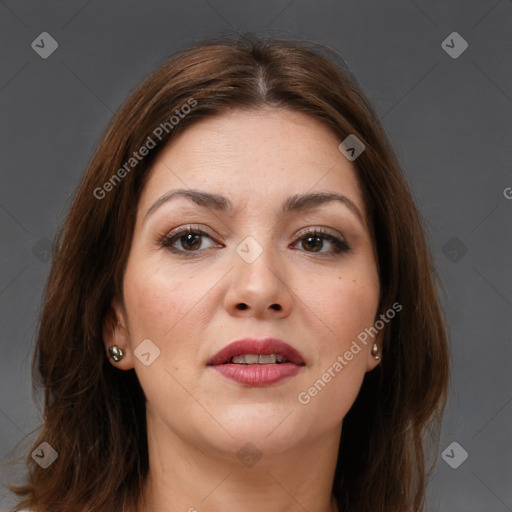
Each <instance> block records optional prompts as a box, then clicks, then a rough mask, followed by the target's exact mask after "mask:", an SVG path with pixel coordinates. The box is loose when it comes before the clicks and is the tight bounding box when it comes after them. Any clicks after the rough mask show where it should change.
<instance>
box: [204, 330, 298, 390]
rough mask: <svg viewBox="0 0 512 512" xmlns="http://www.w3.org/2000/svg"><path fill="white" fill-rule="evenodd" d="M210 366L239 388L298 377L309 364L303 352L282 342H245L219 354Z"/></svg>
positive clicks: (248, 339) (214, 357)
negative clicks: (305, 360) (240, 386)
mask: <svg viewBox="0 0 512 512" xmlns="http://www.w3.org/2000/svg"><path fill="white" fill-rule="evenodd" d="M207 366H210V367H212V368H213V369H214V370H216V371H217V372H218V373H219V374H220V375H222V376H223V377H225V378H227V379H230V380H233V381H235V382H238V383H239V384H245V385H247V386H250V387H263V386H270V385H272V384H275V383H277V382H279V381H281V380H283V379H285V378H288V377H292V376H294V375H297V373H299V372H300V371H301V369H302V368H303V367H304V366H305V362H304V359H303V357H302V355H301V354H300V352H298V351H297V350H296V349H294V348H293V347H292V346H291V345H288V344H287V343H285V342H284V341H282V340H278V339H276V338H265V339H263V340H257V339H253V338H245V339H243V340H238V341H235V342H233V343H230V344H229V345H227V346H226V347H224V348H223V349H222V350H220V351H219V352H217V353H216V354H215V355H214V356H213V357H211V358H210V360H209V361H208V363H207Z"/></svg>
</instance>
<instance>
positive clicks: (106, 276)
mask: <svg viewBox="0 0 512 512" xmlns="http://www.w3.org/2000/svg"><path fill="white" fill-rule="evenodd" d="M342 67H343V65H342V64H341V61H340V58H339V57H338V56H337V54H336V53H335V52H333V51H332V50H330V49H328V48H326V47H324V46H322V45H318V44H311V43H304V42H291V41H283V40H277V39H272V38H267V39H260V38H256V37H254V36H250V35H249V36H247V35H244V36H240V35H238V36H235V37H231V36H230V37H226V38H219V39H216V40H214V41H212V40H209V41H204V42H202V43H199V44H196V45H195V46H193V47H191V48H188V49H184V50H181V51H180V52H178V53H177V54H175V55H174V56H173V57H172V58H171V59H170V60H168V61H166V62H165V63H164V64H163V65H162V66H161V67H160V68H159V69H158V70H157V71H156V72H155V73H153V74H152V75H151V76H150V77H149V78H148V79H146V80H145V81H144V82H143V83H142V85H141V86H140V87H139V88H138V89H137V90H136V91H135V92H134V93H133V94H132V95H131V97H130V98H129V99H128V100H127V102H126V103H125V105H124V106H123V107H122V108H121V110H120V111H119V112H118V113H117V114H116V116H115V117H114V119H113V120H112V122H111V123H110V126H109V127H108V129H107V131H106V133H105V135H104V137H103V139H102V141H101V143H100V145H99V148H98V149H97V151H96V153H95V155H94V156H93V158H92V160H91V162H90V164H89V167H88V170H87V173H86V175H85V177H84V178H83V181H82V182H81V184H80V186H79V188H78V190H77V193H76V197H75V199H74V202H73V204H72V205H71V208H70V211H69V213H68V216H67V219H66V221H65V223H64V225H63V227H62V228H61V230H60V231H59V233H58V235H57V237H56V240H55V245H54V251H53V260H52V267H51V271H50V275H49V278H48V281H47V285H46V289H45V295H44V303H43V309H42V313H41V318H40V325H39V332H38V338H37V346H36V350H35V353H34V360H33V367H32V370H33V377H34V381H35V384H34V385H35V386H39V387H42V388H44V411H43V424H42V429H41V432H40V435H39V437H38V438H37V440H36V441H35V443H34V445H33V449H36V447H37V446H39V444H40V443H41V442H47V443H49V444H50V445H51V446H52V447H53V448H54V449H55V450H56V451H57V452H58V459H57V460H56V461H55V462H54V463H53V464H52V465H51V466H50V467H49V468H47V469H42V468H41V467H40V466H39V465H38V464H36V463H35V462H34V460H32V458H31V457H30V456H28V457H27V464H28V468H29V471H28V482H27V484H26V485H23V486H21V487H14V486H12V490H13V491H14V492H16V493H17V494H18V495H19V496H20V497H21V498H20V503H19V505H18V506H17V507H16V508H15V509H14V511H18V510H20V509H21V508H24V507H26V508H31V509H33V510H36V511H45V512H46V511H51V512H76V511H81V510H87V511H90V512H95V511H97V512H99V511H101V512H114V511H115V512H118V511H120V510H133V509H134V506H135V503H136V501H137V499H138V496H139V494H140V492H141V489H142V484H143V481H144V478H145V476H146V474H147V471H148V447H147V438H146V424H145V400H144V394H143V392H142V389H141V387H140V385H139V382H138V380H137V377H136V374H135V372H134V371H133V370H129V371H120V370H118V369H116V368H114V367H113V366H112V365H111V364H109V362H108V361H107V358H106V356H105V349H104V344H103V341H102V325H103V322H104V320H105V317H106V315H107V313H108V310H109V307H110V304H111V302H112V299H113V298H114V297H115V298H117V299H118V300H120V301H121V302H122V281H123V272H124V267H125V263H126V261H127V257H128V253H129V249H130V245H131V239H132V236H133V229H134V221H135V214H136V206H137V204H138V199H139V197H140V194H141V190H142V189H143V187H144V183H145V180H146V179H147V176H148V172H149V171H150V169H151V165H152V162H153V161H154V159H155V157H156V156H157V155H158V154H159V152H160V151H161V149H162V148H163V147H164V146H165V145H166V144H167V143H168V142H169V141H170V140H172V138H173V136H174V135H175V134H176V133H179V132H181V131H183V130H185V129H186V128H187V127H188V126H191V125H192V124H193V123H195V122H197V121H199V120H201V119H203V118H205V117H207V116H213V115H218V114H222V113H223V112H226V111H227V110H229V109H232V108H239V109H258V108H262V107H263V108H275V109H288V110H292V111H298V112H303V113H305V114H307V115H309V116H312V117H314V118H316V119H318V120H320V121H321V122H322V123H324V124H325V125H326V126H327V127H328V128H329V129H330V130H331V131H332V132H333V133H334V134H335V135H336V136H337V137H339V140H340V141H342V140H344V139H345V138H346V137H347V136H348V135H351V134H353V135H355V136H356V137H357V138H358V139H360V140H361V141H362V142H363V143H364V145H365V151H364V152H363V153H362V154H361V155H360V156H359V157H358V158H357V159H356V160H355V161H354V162H353V164H354V167H355V170H356V173H357V176H358V180H359V183H360V186H361V189H362V191H363V196H364V200H365V205H366V209H367V212H368V216H369V219H370V222H371V225H372V226H373V233H372V235H373V239H374V242H375V245H376V248H377V255H378V265H379V273H380V285H381V298H380V308H379V309H380V312H381V313H383V312H385V311H386V310H388V309H389V308H390V307H391V306H392V304H394V303H395V302H399V303H400V304H401V305H402V306H403V309H402V311H401V312H400V314H398V315H396V317H395V318H394V319H393V321H391V322H389V323H388V324H386V327H385V330H384V338H383V351H382V362H381V364H380V365H379V366H378V367H377V368H376V369H375V370H373V371H372V372H369V373H367V374H366V375H365V378H364V381H363V385H362V388H361V390H360V393H359V395H358V397H357V399H356V401H355V403H354V404H353V406H352V408H351V409H350V411H349V412H348V414H347V415H346V417H345V418H344V420H343V429H342V436H341V445H340V450H339V454H338V464H337V467H336V473H335V479H334V486H333V493H334V496H335V498H336V500H337V503H338V506H339V508H340V510H344V511H345V510H353V511H361V512H363V511H371V512H411V511H414V512H417V511H420V510H424V505H425V489H426V482H427V476H428V472H429V471H430V470H431V469H432V466H433V462H432V464H428V463H427V460H426V458H425V453H426V449H425V448H426V444H425V443H427V441H428V440H429V439H431V440H433V441H434V444H433V452H434V454H436V453H437V448H438V446H437V439H438V435H439V426H440V425H439V424H440V419H441V416H442V413H443V410H444V407H445V401H446V394H447V388H448V376H449V351H448V345H447V335H446V324H445V320H444V316H443V313H442V310H441V308H440V299H439V296H438V292H437V284H438V282H437V276H436V273H435V269H434V267H433V264H432V258H431V255H430V252H429V249H428V245H427V243H426V237H425V230H424V227H423V223H422V221H421V219H420V216H419V214H418V210H417V208H416V206H415V204H414V201H413V199H412V197H411V193H410V191H409V188H408V186H407V183H406V181H405V179H404V177H403V175H402V172H401V170H400V166H399V163H398V161H397V159H396V156H395V155H394V152H393V149H392V147H391V145H390V143H389V141H388V139H387V137H386V135H385V133H384V131H383V128H382V126H381V124H380V122H379V120H378V118H377V116H376V114H375V113H374V111H373V110H372V107H371V105H370V104H369V101H368V100H367V99H366V97H365V96H364V94H363V92H362V91H361V89H360V87H359V86H358V85H357V82H356V81H355V79H354V78H353V76H351V74H350V73H349V72H345V71H344V70H342ZM187 104H188V105H190V106H192V105H193V108H192V107H191V108H189V109H188V110H186V115H183V116H180V119H179V122H178V123H176V124H175V125H174V124H173V123H172V122H170V118H171V116H172V115H173V114H174V113H176V114H175V115H178V114H179V112H183V111H184V109H183V105H187ZM176 111H178V112H176ZM165 123H167V124H165ZM159 126H160V127H162V126H165V128H166V129H165V130H164V129H163V128H162V129H161V130H160V131H158V132H157V133H158V134H159V137H157V136H156V135H155V130H156V129H157V127H159ZM160 132H161V133H160ZM148 137H151V138H152V140H153V142H155V145H156V147H154V148H152V149H151V150H150V151H149V152H148V154H147V155H146V156H144V158H140V160H137V161H136V162H135V161H132V160H130V159H131V158H134V157H133V155H134V152H137V151H139V150H140V148H141V147H142V146H144V145H146V146H147V144H148ZM127 162H130V163H129V164H128V165H127ZM122 168H124V170H125V172H122V171H119V170H120V169H122ZM114 175H116V176H117V178H115V179H114ZM107 182H108V183H110V185H105V184H106V183H107ZM429 447H430V445H429ZM434 460H435V459H434Z"/></svg>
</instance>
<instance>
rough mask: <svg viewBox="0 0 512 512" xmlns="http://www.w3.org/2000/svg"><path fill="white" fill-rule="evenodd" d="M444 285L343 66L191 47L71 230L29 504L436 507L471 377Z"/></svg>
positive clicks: (256, 47) (230, 43) (41, 364)
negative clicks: (439, 288) (435, 482)
mask: <svg viewBox="0 0 512 512" xmlns="http://www.w3.org/2000/svg"><path fill="white" fill-rule="evenodd" d="M435 280H436V276H435V272H434V269H433V265H432V263H431V257H430V254H429V251H428V248H427V245H426V243H425V235H424V231H423V228H422V223H421V220H420V217H419V215H418V211H417V209H416V207H415V204H414V202H413V200H412V198H411V194H410V191H409V189H408V187H407V184H406V182H405V180H404V178H403V176H402V173H401V171H400V168H399V164H398V162H397V160H396V157H395V156H394V154H393V151H392V149H391V146H390V144H389V142H388V141H387V138H386V136H385V134H384V132H383V129H382V127H381V125H380V123H379V121H378V119H377V117H376V115H375V113H374V112H373V110H372V108H371V106H370V105H369V103H368V100H367V99H366V98H365V96H364V95H363V93H362V92H361V90H360V89H359V87H358V86H357V85H356V84H355V83H354V81H353V80H352V79H350V78H349V77H348V76H346V75H345V74H344V73H343V72H342V71H341V70H340V67H339V66H337V64H336V63H335V59H333V58H330V57H329V56H327V55H324V51H323V49H321V48H320V49H319V48H318V47H316V48H315V47H309V46H308V45H306V44H302V43H295V42H289V41H280V40H273V39H269V40H259V39H257V38H254V37H243V38H236V39H233V38H226V39H220V40H216V41H206V42H203V43H201V44H198V45H196V46H195V47H193V48H189V49H187V50H184V51H181V52H180V53H179V54H177V55H175V56H174V57H173V58H172V59H170V60H169V61H168V62H166V63H165V64H164V65H163V66H162V67H161V68H160V69H159V70H157V71H156V72H155V73H154V74H153V75H152V76H150V77H149V78H148V79H147V80H146V81H145V82H144V83H143V84H142V85H141V86H140V87H139V88H138V90H137V91H136V92H135V93H134V94H133V95H132V96H131V97H130V99H129V100H128V101H127V102H126V104H125V105H124V106H123V108H122V109H121V110H120V112H119V113H118V114H117V116H116V117H115V119H114V120H113V121H112V123H111V125H110V127H109V128H108V130H107V132H106V134H105V136H104V138H103V140H102V142H101V144H100V146H99V148H98V150H97V152H96V154H95V156H94V158H93V159H92V161H91V163H90V165H89V169H88V171H87V173H86V175H85V177H84V179H83V181H82V183H81V185H80V187H79V189H78V192H77V195H76V198H75V200H74V202H73V205H72V207H71V210H70V212H69V214H68V217H67V220H66V222H65V225H64V227H63V229H62V231H61V232H60V234H59V236H58V239H57V242H56V249H55V253H54V258H53V263H52V269H51V272H50V276H49V279H48V283H47V288H46V294H45V297H44V308H43V311H42V317H41V324H40V329H39V337H38V342H37V350H36V353H35V356H34V372H36V373H37V375H38V376H40V377H41V384H42V386H44V389H45V410H44V423H43V427H42V431H41V434H40V436H39V438H38V439H37V441H36V442H35V444H34V447H33V452H32V453H31V456H29V457H28V459H27V460H28V463H29V465H30V471H29V478H28V483H27V485H26V486H24V487H21V488H16V489H15V490H16V492H17V493H18V495H20V496H22V497H23V499H22V500H21V501H20V504H19V506H18V507H17V508H16V509H15V510H20V509H21V508H23V507H26V508H30V509H33V510H37V511H52V512H64V511H66V512H68V511H73V512H77V511H102V512H103V511H120V510H122V511H126V512H128V511H130V512H131V511H137V512H148V511H156V510H158V511H159V512H160V511H162V512H166V511H168V512H171V511H173V512H174V511H182V510H183V511H187V510H188V511H189V512H192V511H197V512H203V511H217V510H223V511H234V510H243V511H246V512H251V511H256V510H258V511H260V510H272V511H276V512H277V511H295V510H297V511H299V510H310V511H315V512H316V511H319V512H327V511H333V510H337V511H340V512H347V511H349V512H362V511H372V512H379V511H382V512H384V511H386V512H391V511H393V512H406V511H407V512H410V511H420V510H423V509H424V502H425V486H426V482H427V475H428V470H429V469H430V468H431V465H430V464H428V462H427V460H426V458H425V447H424V443H426V442H427V441H428V439H429V438H428V437H427V436H426V434H427V433H429V432H434V436H433V439H434V441H436V440H437V438H436V433H437V431H436V430H435V429H434V430H432V427H435V426H439V420H440V418H441V414H442V412H443V409H444V405H445V400H446V393H447V386H448V367H449V361H448V348H447V340H446V330H445V324H444V320H443V315H442V312H441V309H440V305H439V299H438V295H437V292H436V285H435ZM42 443H44V444H42ZM435 448H436V449H437V446H436V447H435ZM435 451H436V450H433V454H434V455H435ZM38 459H39V460H38ZM433 460H435V459H433Z"/></svg>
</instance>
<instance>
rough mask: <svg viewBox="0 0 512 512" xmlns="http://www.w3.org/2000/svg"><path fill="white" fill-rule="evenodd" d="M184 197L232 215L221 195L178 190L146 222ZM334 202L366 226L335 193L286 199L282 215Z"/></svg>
mask: <svg viewBox="0 0 512 512" xmlns="http://www.w3.org/2000/svg"><path fill="white" fill-rule="evenodd" d="M178 197H184V198H186V199H188V200H190V201H193V202H194V203H196V204H197V205H199V206H202V207H204V208H211V209H212V210H216V211H221V212H226V213H232V212H233V210H234V208H233V204H232V203H231V201H230V200H229V199H228V198H227V197H224V196H222V195H220V194H211V193H209V192H203V191H201V190H193V189H178V190H170V191H169V192H166V193H165V194H164V195H162V196H161V197H159V198H158V199H157V200H156V201H155V202H154V203H153V204H152V205H151V207H150V208H149V209H148V211H147V212H146V214H145V216H144V221H145V220H146V219H147V218H148V217H149V216H150V215H151V214H152V213H153V212H154V211H155V210H157V209H158V208H159V207H160V206H162V205H163V204H165V203H168V202H169V201H171V200H172V199H175V198H178ZM332 201H338V202H340V203H341V204H343V205H345V206H346V207H348V209H349V210H350V211H351V212H352V213H353V214H355V215H356V217H358V218H359V220H360V221H361V222H362V223H363V225H364V223H365V222H364V219H363V216H362V214H361V212H360V211H359V208H358V207H357V206H356V205H355V204H354V202H353V201H351V200H350V199H349V198H348V197H346V196H344V195H342V194H337V193H335V192H312V193H309V194H294V195H292V196H290V197H288V198H287V199H286V201H285V202H284V203H283V205H282V207H281V212H280V213H281V215H285V214H289V213H292V212H299V211H304V210H308V209H312V208H315V207H318V206H321V205H323V204H326V203H330V202H332Z"/></svg>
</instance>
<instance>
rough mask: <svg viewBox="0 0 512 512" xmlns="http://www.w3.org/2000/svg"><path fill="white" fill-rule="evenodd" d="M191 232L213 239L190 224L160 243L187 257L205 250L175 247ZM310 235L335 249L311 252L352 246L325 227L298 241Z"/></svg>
mask: <svg viewBox="0 0 512 512" xmlns="http://www.w3.org/2000/svg"><path fill="white" fill-rule="evenodd" d="M189 234H191V235H199V236H207V237H208V238H210V239H212V237H211V236H210V235H209V234H208V233H205V232H204V231H202V230H201V229H194V228H193V227H192V226H188V227H187V228H185V229H182V230H180V231H177V232H175V233H173V234H172V235H165V236H163V237H161V238H160V239H159V240H158V244H159V245H160V246H161V247H164V248H166V249H168V250H169V251H171V252H173V253H175V254H179V255H183V256H185V257H190V256H192V255H193V253H198V252H201V251H204V250H205V249H199V250H193V251H190V250H182V249H176V247H173V245H174V243H175V242H176V241H178V240H179V239H180V238H183V237H184V236H185V235H189ZM308 237H317V238H323V239H324V240H327V241H329V242H331V243H332V244H333V246H334V250H332V251H326V252H320V253H317V252H315V251H305V252H311V253H312V254H328V253H330V254H333V255H341V254H343V253H345V252H348V251H349V250H350V247H349V245H348V244H347V242H345V241H344V240H341V239H340V238H338V237H336V236H334V235H331V234H329V233H327V231H325V230H324V229H323V228H314V229H311V230H308V231H303V232H301V233H300V235H299V238H298V239H297V242H299V241H301V240H304V239H306V238H308ZM297 242H296V243H297ZM322 249H323V247H322Z"/></svg>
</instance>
